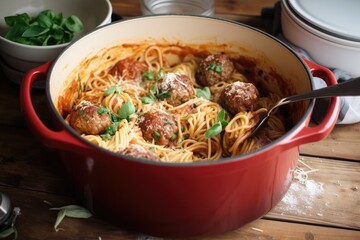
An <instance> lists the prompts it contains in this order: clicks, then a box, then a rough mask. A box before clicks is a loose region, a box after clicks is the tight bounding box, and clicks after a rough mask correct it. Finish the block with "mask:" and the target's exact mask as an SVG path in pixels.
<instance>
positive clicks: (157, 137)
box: [153, 131, 161, 142]
mask: <svg viewBox="0 0 360 240" xmlns="http://www.w3.org/2000/svg"><path fill="white" fill-rule="evenodd" d="M153 137H154V140H155V142H157V141H159V139H160V137H161V135H160V133H159V132H158V131H155V132H154V136H153Z"/></svg>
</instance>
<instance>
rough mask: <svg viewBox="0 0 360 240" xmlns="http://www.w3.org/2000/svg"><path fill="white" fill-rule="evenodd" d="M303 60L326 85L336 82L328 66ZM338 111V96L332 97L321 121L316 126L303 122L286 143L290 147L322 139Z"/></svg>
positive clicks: (336, 116) (333, 122) (331, 127)
mask: <svg viewBox="0 0 360 240" xmlns="http://www.w3.org/2000/svg"><path fill="white" fill-rule="evenodd" d="M303 60H304V62H305V63H306V64H307V66H308V67H309V69H310V72H311V74H312V75H313V76H314V77H319V78H321V79H323V80H324V81H325V82H326V84H327V85H328V86H330V85H335V84H337V80H336V78H335V76H334V74H333V73H332V72H331V71H330V70H329V69H328V68H326V67H323V66H320V65H318V64H315V63H314V62H311V61H309V60H307V59H303ZM339 112H340V98H339V97H332V98H331V101H330V103H329V106H328V111H327V113H326V115H325V117H324V119H323V120H322V121H321V123H319V124H318V125H316V126H309V123H305V126H304V127H303V128H302V129H301V130H300V131H299V132H297V133H295V135H293V136H291V140H290V141H288V142H287V143H290V145H291V146H290V147H292V146H295V145H297V146H299V145H301V144H305V143H310V142H316V141H320V140H322V139H324V138H325V137H327V136H328V135H329V134H330V132H331V131H332V129H333V128H334V126H335V124H336V121H337V118H338V115H339Z"/></svg>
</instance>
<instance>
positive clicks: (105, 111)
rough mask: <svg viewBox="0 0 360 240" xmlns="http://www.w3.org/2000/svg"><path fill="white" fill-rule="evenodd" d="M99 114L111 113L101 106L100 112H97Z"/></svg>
mask: <svg viewBox="0 0 360 240" xmlns="http://www.w3.org/2000/svg"><path fill="white" fill-rule="evenodd" d="M97 113H98V114H105V113H110V110H109V109H108V108H107V107H105V106H101V107H100V108H99V109H98V110H97Z"/></svg>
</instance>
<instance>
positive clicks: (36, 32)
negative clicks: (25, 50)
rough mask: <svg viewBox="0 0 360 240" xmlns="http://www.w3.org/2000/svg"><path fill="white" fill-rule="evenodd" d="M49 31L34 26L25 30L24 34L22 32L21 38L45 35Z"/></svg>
mask: <svg viewBox="0 0 360 240" xmlns="http://www.w3.org/2000/svg"><path fill="white" fill-rule="evenodd" d="M49 30H50V29H49V28H44V27H42V26H39V25H34V26H31V27H29V28H28V29H26V30H25V32H23V34H22V35H21V36H22V37H28V38H30V37H37V36H40V35H42V34H45V33H47V32H48V31H49Z"/></svg>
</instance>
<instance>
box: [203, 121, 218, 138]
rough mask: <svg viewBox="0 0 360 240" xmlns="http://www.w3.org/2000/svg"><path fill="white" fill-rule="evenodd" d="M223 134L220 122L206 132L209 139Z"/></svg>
mask: <svg viewBox="0 0 360 240" xmlns="http://www.w3.org/2000/svg"><path fill="white" fill-rule="evenodd" d="M221 132H222V126H221V123H220V122H217V123H215V124H214V125H213V126H212V127H211V128H209V129H208V130H206V132H205V138H206V139H209V138H212V137H214V136H216V135H218V134H220V133H221Z"/></svg>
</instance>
